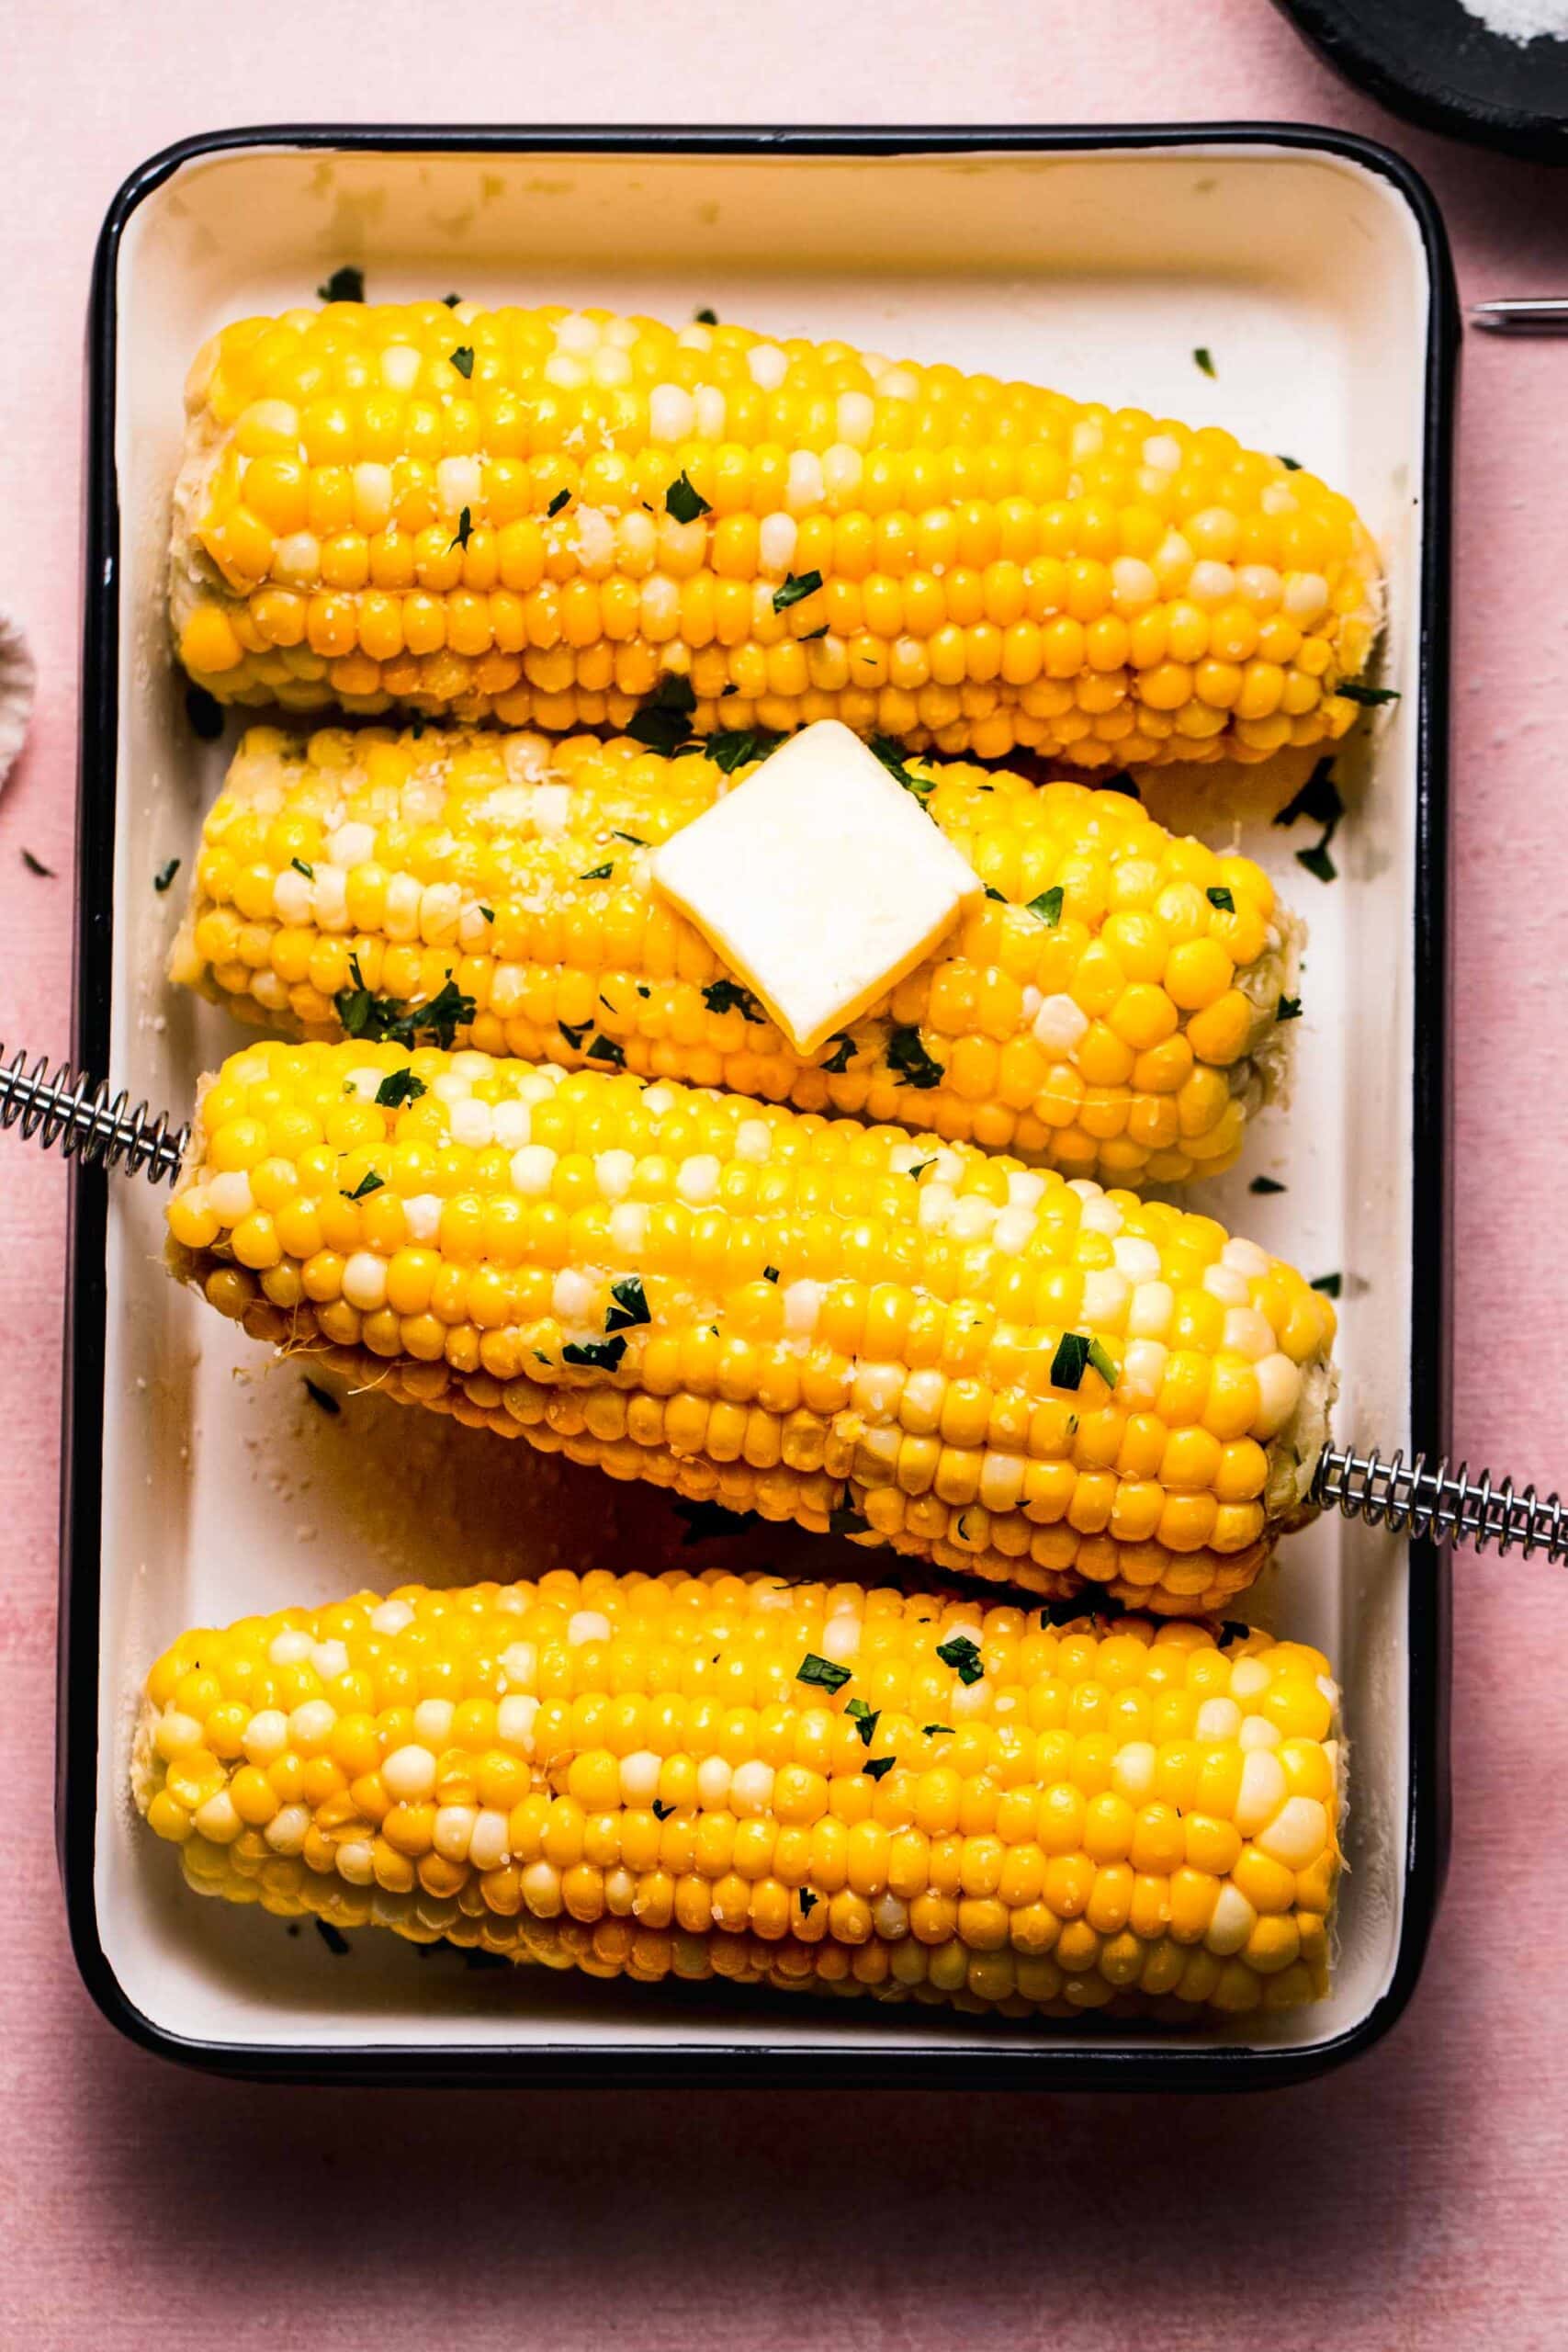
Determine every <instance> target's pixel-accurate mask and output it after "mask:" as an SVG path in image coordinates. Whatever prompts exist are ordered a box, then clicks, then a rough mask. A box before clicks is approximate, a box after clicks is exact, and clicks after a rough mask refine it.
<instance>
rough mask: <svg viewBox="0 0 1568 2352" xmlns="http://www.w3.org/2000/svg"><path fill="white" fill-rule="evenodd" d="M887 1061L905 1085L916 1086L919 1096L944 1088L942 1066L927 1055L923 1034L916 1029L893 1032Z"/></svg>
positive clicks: (884, 1055) (885, 1049) (887, 1047)
mask: <svg viewBox="0 0 1568 2352" xmlns="http://www.w3.org/2000/svg"><path fill="white" fill-rule="evenodd" d="M883 1058H884V1059H885V1060H886V1064H887V1067H888V1069H890V1070H892V1071H894V1072H895V1073H896V1074H897V1080H898V1083H899V1084H900V1085H901V1086H912V1087H913V1088H914V1089H915V1091H916V1092H917V1093H922V1094H923V1093H924V1092H925V1091H926V1090H927V1088H928V1087H932V1086H940V1085H941V1084H942V1076H943V1071H942V1064H941V1062H937V1061H933V1060H932V1059H931V1056H930V1054H928V1053H927V1051H926V1048H925V1044H924V1041H923V1040H922V1038H921V1036H920V1033H919V1030H918V1029H915V1028H901V1029H895V1030H893V1031H891V1032H890V1033H889V1035H888V1039H887V1044H886V1046H885V1048H884V1051H883Z"/></svg>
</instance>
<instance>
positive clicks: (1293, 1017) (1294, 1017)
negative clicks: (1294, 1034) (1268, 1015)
mask: <svg viewBox="0 0 1568 2352" xmlns="http://www.w3.org/2000/svg"><path fill="white" fill-rule="evenodd" d="M1301 1017H1302V1001H1301V999H1300V997H1299V996H1282V997H1281V998H1280V1001H1279V1003H1278V1004H1277V1005H1276V1006H1275V1007H1274V1018H1275V1020H1276V1021H1299V1020H1300V1019H1301Z"/></svg>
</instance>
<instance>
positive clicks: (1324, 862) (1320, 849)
mask: <svg viewBox="0 0 1568 2352" xmlns="http://www.w3.org/2000/svg"><path fill="white" fill-rule="evenodd" d="M1296 864H1297V865H1304V866H1305V867H1306V870H1307V872H1308V873H1309V874H1311V875H1313V876H1315V877H1316V879H1317V880H1318V881H1319V882H1332V881H1334V880H1335V879H1336V878H1337V876H1338V872H1339V868H1338V867H1337V865H1335V863H1334V860H1333V859H1332V858H1331V857H1330V856H1329V854H1328V842H1327V839H1326V837H1325V839H1324V840H1322V841H1320V842H1318V843H1317V845H1316V847H1315V848H1314V849H1299V850H1297V852H1296Z"/></svg>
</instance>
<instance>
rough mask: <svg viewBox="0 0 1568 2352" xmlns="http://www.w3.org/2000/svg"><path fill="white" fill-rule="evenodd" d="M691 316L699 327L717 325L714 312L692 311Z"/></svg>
mask: <svg viewBox="0 0 1568 2352" xmlns="http://www.w3.org/2000/svg"><path fill="white" fill-rule="evenodd" d="M692 316H693V318H694V320H695V321H696V322H697V324H698V326H700V327H716V326H717V324H718V312H717V311H693V312H692Z"/></svg>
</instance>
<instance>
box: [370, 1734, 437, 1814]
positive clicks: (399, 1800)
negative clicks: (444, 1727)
mask: <svg viewBox="0 0 1568 2352" xmlns="http://www.w3.org/2000/svg"><path fill="white" fill-rule="evenodd" d="M381 1785H382V1787H383V1788H384V1789H385V1790H386V1792H387V1794H388V1795H389V1797H390V1798H391V1799H392V1801H393V1803H394V1804H422V1803H423V1800H424V1799H425V1798H426V1797H428V1796H430V1795H432V1794H433V1793H434V1789H435V1758H434V1756H433V1755H432V1754H431V1752H430V1750H429V1748H428V1747H415V1746H414V1745H413V1744H412V1742H411V1744H410V1745H409V1746H408V1747H395V1748H394V1749H393V1750H392V1753H391V1754H390V1756H389V1757H388V1758H386V1759H385V1761H384V1762H383V1763H382V1766H381Z"/></svg>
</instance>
